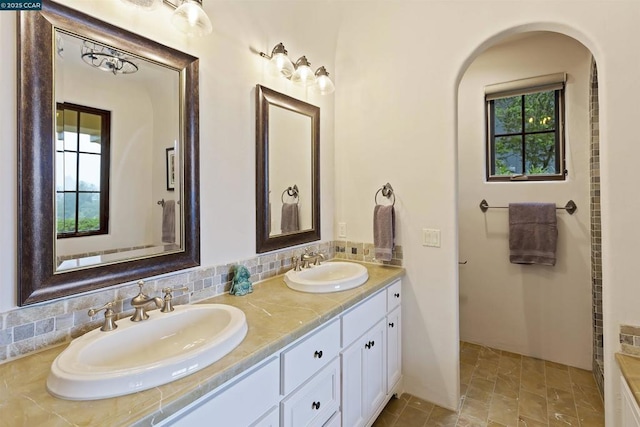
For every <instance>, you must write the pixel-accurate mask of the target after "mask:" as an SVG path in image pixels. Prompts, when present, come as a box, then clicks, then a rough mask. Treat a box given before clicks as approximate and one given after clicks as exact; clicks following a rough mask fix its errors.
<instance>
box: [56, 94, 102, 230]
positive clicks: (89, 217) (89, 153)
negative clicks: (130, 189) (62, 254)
mask: <svg viewBox="0 0 640 427" xmlns="http://www.w3.org/2000/svg"><path fill="white" fill-rule="evenodd" d="M110 128H111V113H110V112H109V111H105V110H99V109H96V108H91V107H85V106H82V105H76V104H70V103H58V104H57V108H56V147H55V149H56V160H55V189H56V234H57V237H58V238H66V237H81V236H91V235H97V234H106V233H108V231H109V230H108V224H109V161H110V159H109V153H110V149H109V146H110V133H111V131H110Z"/></svg>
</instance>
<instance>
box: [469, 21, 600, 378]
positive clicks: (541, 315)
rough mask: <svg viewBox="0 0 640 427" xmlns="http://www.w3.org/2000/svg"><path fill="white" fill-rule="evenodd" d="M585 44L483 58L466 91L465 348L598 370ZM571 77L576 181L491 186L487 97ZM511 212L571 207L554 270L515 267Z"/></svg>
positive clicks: (537, 46) (569, 141)
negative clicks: (519, 207)
mask: <svg viewBox="0 0 640 427" xmlns="http://www.w3.org/2000/svg"><path fill="white" fill-rule="evenodd" d="M590 64H591V56H590V53H589V51H588V49H586V48H585V47H584V46H583V45H582V44H580V43H578V42H577V41H575V39H572V38H570V37H566V36H563V35H560V34H557V33H548V32H545V33H530V37H527V38H524V39H520V40H516V41H513V42H508V43H503V44H500V45H498V46H496V47H493V48H490V49H488V50H487V51H485V52H484V53H482V54H481V55H480V56H478V57H477V58H476V59H475V61H474V62H473V64H471V65H470V66H469V68H468V69H467V71H466V73H465V75H464V77H463V78H462V81H461V82H460V87H459V90H458V214H459V217H458V221H459V224H458V226H459V229H458V230H459V245H460V247H459V253H460V259H461V260H466V261H468V263H467V264H465V265H461V266H460V339H461V340H462V341H468V342H473V343H478V344H483V345H487V346H490V347H494V348H499V349H502V350H508V351H512V352H515V353H520V354H526V355H529V356H533V357H539V358H542V359H545V360H551V361H554V362H558V363H564V364H567V365H571V366H577V367H580V368H583V369H588V370H591V366H592V320H591V270H590V257H591V252H590V235H589V233H590V223H589V218H590V214H589V143H590V128H589V72H590ZM556 72H566V73H567V84H566V90H565V104H566V107H565V115H566V132H565V135H566V151H567V156H566V157H567V169H568V171H569V174H568V176H567V179H566V181H551V182H492V183H487V182H486V179H485V168H486V166H485V161H486V160H485V159H486V154H485V152H486V145H485V140H486V139H485V129H486V115H485V108H484V87H485V86H486V85H489V84H494V83H501V82H507V81H512V80H517V79H522V78H527V77H535V76H540V75H544V74H551V73H556ZM482 199H487V201H488V202H489V204H490V205H493V206H507V205H508V204H509V203H511V202H527V201H529V202H534V201H537V202H554V203H556V204H557V205H558V206H564V205H565V204H566V202H567V201H568V200H570V199H571V200H573V201H574V202H575V203H576V204H577V205H578V211H577V212H576V213H575V214H574V215H569V214H567V213H565V212H564V211H559V213H558V215H557V217H558V251H557V263H556V265H555V266H554V267H549V266H537V265H530V266H528V265H516V264H510V263H509V243H508V242H509V239H508V236H509V232H508V210H507V209H490V210H489V211H487V213H483V212H482V211H481V210H480V209H479V207H478V205H479V203H480V200H482Z"/></svg>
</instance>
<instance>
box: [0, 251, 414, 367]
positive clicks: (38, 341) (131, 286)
mask: <svg viewBox="0 0 640 427" xmlns="http://www.w3.org/2000/svg"><path fill="white" fill-rule="evenodd" d="M305 249H309V250H310V251H315V252H320V253H322V254H324V255H325V257H326V259H327V260H329V259H333V258H339V259H349V260H356V261H364V262H371V263H376V262H377V261H376V260H374V259H373V253H374V252H373V245H372V244H369V243H356V242H344V241H333V242H322V243H315V244H310V245H305V246H302V247H296V248H293V249H286V250H283V251H279V252H270V253H267V254H262V255H257V256H255V257H253V258H249V259H245V260H239V261H237V262H232V263H228V264H225V265H216V266H209V267H200V268H196V269H191V270H184V271H179V272H175V273H171V274H166V275H163V276H157V277H152V278H149V279H145V286H144V290H145V293H146V294H148V295H153V296H162V293H161V289H162V288H166V287H171V288H176V287H179V286H187V287H188V288H189V290H188V291H184V292H182V291H176V292H175V293H174V299H173V302H174V303H175V304H178V305H179V304H190V303H194V302H198V301H202V300H205V299H207V298H211V297H214V296H216V295H220V294H223V293H225V292H229V288H230V286H231V279H232V269H233V267H234V266H235V265H244V266H245V267H247V269H249V271H250V273H251V281H252V282H254V283H255V282H259V281H261V280H265V279H268V278H270V277H272V276H275V275H278V274H284V273H285V272H286V271H287V270H289V269H290V268H291V258H292V257H294V256H299V255H301V254H302V253H304V251H305ZM377 263H380V262H377ZM384 264H391V265H398V266H399V265H402V248H401V247H399V246H397V247H396V249H395V250H394V252H393V259H392V260H391V261H390V262H384ZM138 290H139V288H138V285H137V284H136V282H130V283H124V284H122V285H118V286H112V287H109V288H107V289H103V290H98V291H94V292H91V293H85V294H81V295H78V296H74V297H69V298H65V299H59V300H54V301H49V302H43V303H39V304H35V305H31V306H27V307H19V308H16V309H13V310H11V311H8V312H5V313H0V363H1V362H3V361H7V360H10V359H13V358H16V357H19V356H23V355H25V354H29V353H32V352H34V351H38V350H41V349H44V348H47V347H50V346H53V345H57V344H61V343H65V342H68V341H70V340H71V339H73V338H75V337H78V336H80V335H82V334H84V333H86V332H88V331H90V330H92V329H95V328H97V327H99V326H100V325H101V324H102V322H103V315H102V313H99V314H97V315H96V316H94V317H93V318H91V317H89V316H88V314H87V311H88V310H89V309H90V308H94V307H101V306H103V305H104V304H106V303H107V302H109V301H115V306H114V307H113V309H114V311H115V312H116V314H117V317H118V319H121V318H123V317H127V316H130V315H131V314H133V309H132V307H131V304H130V300H131V298H133V297H134V296H135V295H137V293H138Z"/></svg>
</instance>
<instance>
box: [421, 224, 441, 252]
mask: <svg viewBox="0 0 640 427" xmlns="http://www.w3.org/2000/svg"><path fill="white" fill-rule="evenodd" d="M422 246H429V247H432V248H439V247H440V230H438V229H434V228H423V229H422Z"/></svg>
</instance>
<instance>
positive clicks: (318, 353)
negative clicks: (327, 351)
mask: <svg viewBox="0 0 640 427" xmlns="http://www.w3.org/2000/svg"><path fill="white" fill-rule="evenodd" d="M313 357H314V358H316V359H322V350H319V351H316V352H315V353H313Z"/></svg>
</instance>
